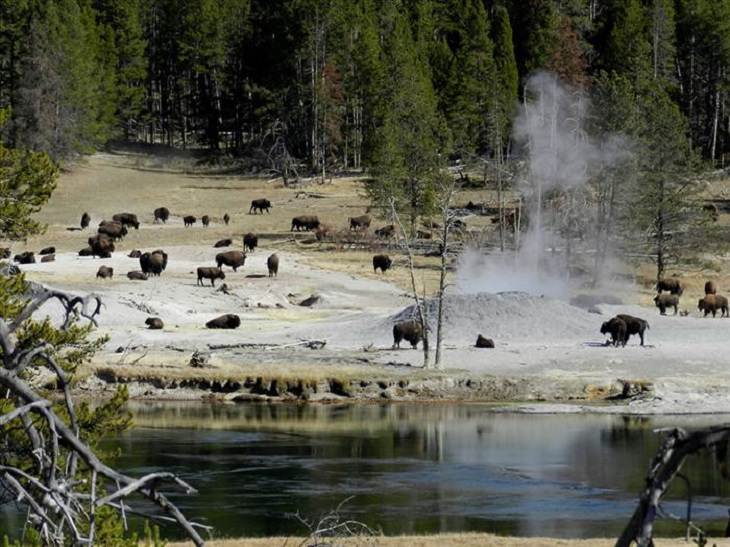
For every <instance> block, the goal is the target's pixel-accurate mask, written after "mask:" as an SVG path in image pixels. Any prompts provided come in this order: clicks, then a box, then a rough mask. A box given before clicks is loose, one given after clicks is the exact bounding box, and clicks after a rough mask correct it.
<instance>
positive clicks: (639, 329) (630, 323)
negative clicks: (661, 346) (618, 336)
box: [616, 313, 649, 346]
mask: <svg viewBox="0 0 730 547" xmlns="http://www.w3.org/2000/svg"><path fill="white" fill-rule="evenodd" d="M616 317H618V318H619V319H621V320H622V321H623V322H624V323H626V341H627V342H628V340H629V337H630V336H632V335H634V334H638V335H639V338H640V339H641V345H642V346H643V345H644V332H645V331H647V330H648V329H649V323H648V322H647V321H645V320H644V319H641V318H639V317H634V316H633V315H627V314H625V313H620V314H618V315H617V316H616Z"/></svg>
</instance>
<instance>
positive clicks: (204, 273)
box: [198, 266, 226, 287]
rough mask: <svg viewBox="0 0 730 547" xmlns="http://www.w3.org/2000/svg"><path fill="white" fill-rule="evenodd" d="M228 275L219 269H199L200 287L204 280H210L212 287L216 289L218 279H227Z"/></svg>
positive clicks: (202, 267)
mask: <svg viewBox="0 0 730 547" xmlns="http://www.w3.org/2000/svg"><path fill="white" fill-rule="evenodd" d="M225 278H226V274H224V273H223V272H222V271H220V270H219V269H218V268H213V267H204V266H201V267H200V268H198V285H203V279H210V286H211V287H215V280H216V279H225Z"/></svg>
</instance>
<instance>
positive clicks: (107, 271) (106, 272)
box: [96, 266, 114, 279]
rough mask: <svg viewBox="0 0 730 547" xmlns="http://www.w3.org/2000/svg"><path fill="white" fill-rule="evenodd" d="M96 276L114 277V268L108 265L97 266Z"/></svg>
mask: <svg viewBox="0 0 730 547" xmlns="http://www.w3.org/2000/svg"><path fill="white" fill-rule="evenodd" d="M96 277H97V279H99V278H101V279H111V278H112V277H114V268H110V267H109V266H99V269H98V270H96Z"/></svg>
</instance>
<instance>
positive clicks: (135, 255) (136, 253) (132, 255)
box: [127, 249, 142, 258]
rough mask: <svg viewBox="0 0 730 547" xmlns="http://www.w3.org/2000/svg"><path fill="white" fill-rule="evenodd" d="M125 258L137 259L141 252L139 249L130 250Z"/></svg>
mask: <svg viewBox="0 0 730 547" xmlns="http://www.w3.org/2000/svg"><path fill="white" fill-rule="evenodd" d="M127 256H128V257H129V258H139V257H140V256H142V251H140V250H139V249H132V250H131V251H129V254H128V255H127Z"/></svg>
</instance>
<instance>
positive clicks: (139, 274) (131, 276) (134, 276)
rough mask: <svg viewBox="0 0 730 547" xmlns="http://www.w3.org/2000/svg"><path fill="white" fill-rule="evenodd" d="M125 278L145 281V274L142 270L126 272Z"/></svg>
mask: <svg viewBox="0 0 730 547" xmlns="http://www.w3.org/2000/svg"><path fill="white" fill-rule="evenodd" d="M127 278H128V279H131V280H133V281H147V274H146V273H144V272H138V271H134V272H127Z"/></svg>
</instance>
